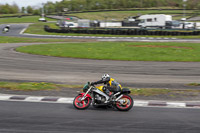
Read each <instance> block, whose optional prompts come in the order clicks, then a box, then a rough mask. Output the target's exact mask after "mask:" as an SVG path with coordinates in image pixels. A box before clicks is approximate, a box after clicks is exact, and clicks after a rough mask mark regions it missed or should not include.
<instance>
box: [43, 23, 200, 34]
mask: <svg viewBox="0 0 200 133" xmlns="http://www.w3.org/2000/svg"><path fill="white" fill-rule="evenodd" d="M44 30H45V31H47V32H54V33H80V34H110V35H152V36H153V35H156V36H198V35H200V30H188V31H185V30H180V31H167V30H148V29H119V28H118V29H106V28H102V29H91V28H62V29H52V28H50V27H49V26H47V25H45V26H44Z"/></svg>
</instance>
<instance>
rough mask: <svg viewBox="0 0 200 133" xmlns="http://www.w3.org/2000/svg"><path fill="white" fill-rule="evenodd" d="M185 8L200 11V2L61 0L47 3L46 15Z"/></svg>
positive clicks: (187, 0) (171, 0)
mask: <svg viewBox="0 0 200 133" xmlns="http://www.w3.org/2000/svg"><path fill="white" fill-rule="evenodd" d="M151 7H154V8H163V7H172V8H186V9H200V0H185V1H184V0H62V1H61V2H56V3H52V2H47V3H46V4H45V9H46V10H45V11H47V13H55V12H63V11H66V10H67V11H88V10H101V9H125V8H151Z"/></svg>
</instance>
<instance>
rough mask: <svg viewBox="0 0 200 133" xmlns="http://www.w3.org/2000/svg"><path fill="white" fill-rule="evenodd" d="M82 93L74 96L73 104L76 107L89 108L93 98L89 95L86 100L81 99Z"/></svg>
mask: <svg viewBox="0 0 200 133" xmlns="http://www.w3.org/2000/svg"><path fill="white" fill-rule="evenodd" d="M82 97H83V96H82V95H78V96H76V97H75V98H74V101H73V105H74V107H75V108H77V109H80V110H83V109H87V108H88V107H89V106H90V104H91V99H90V98H89V97H87V98H86V99H85V100H83V101H81V98H82Z"/></svg>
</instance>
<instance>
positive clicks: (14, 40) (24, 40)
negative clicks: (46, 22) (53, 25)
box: [0, 36, 89, 43]
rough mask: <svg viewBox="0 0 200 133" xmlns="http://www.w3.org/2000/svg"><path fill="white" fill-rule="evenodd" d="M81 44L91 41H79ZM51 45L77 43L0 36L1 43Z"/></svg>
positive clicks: (66, 40) (73, 40) (65, 40)
mask: <svg viewBox="0 0 200 133" xmlns="http://www.w3.org/2000/svg"><path fill="white" fill-rule="evenodd" d="M78 41H79V42H83V41H89V40H78ZM40 42H44V43H49V42H77V40H75V39H44V38H43V39H40V38H26V37H8V36H0V43H40Z"/></svg>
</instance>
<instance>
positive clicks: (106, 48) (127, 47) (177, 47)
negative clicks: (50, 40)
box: [16, 42, 200, 62]
mask: <svg viewBox="0 0 200 133" xmlns="http://www.w3.org/2000/svg"><path fill="white" fill-rule="evenodd" d="M16 50H17V51H19V52H24V53H31V54H40V55H47V56H57V57H72V58H88V59H99V60H128V61H189V62H193V61H195V62H199V61H200V55H199V51H200V44H198V43H175V42H167V43H160V42H106V43H105V42H90V43H65V44H44V45H32V46H22V47H18V48H17V49H16Z"/></svg>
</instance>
